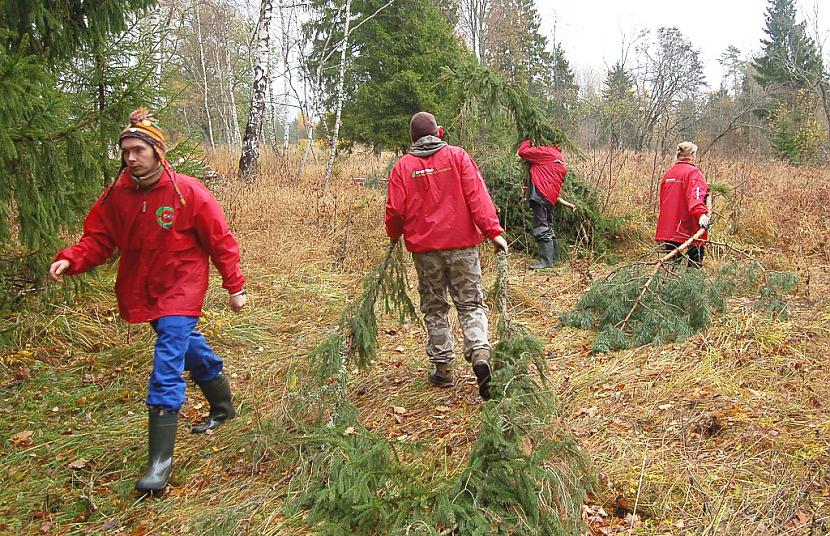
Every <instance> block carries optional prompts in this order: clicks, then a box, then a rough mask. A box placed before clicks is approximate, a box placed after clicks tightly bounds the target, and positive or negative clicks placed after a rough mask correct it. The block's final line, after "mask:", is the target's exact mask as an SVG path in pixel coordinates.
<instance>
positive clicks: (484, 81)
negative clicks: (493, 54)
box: [444, 65, 624, 257]
mask: <svg viewBox="0 0 830 536" xmlns="http://www.w3.org/2000/svg"><path fill="white" fill-rule="evenodd" d="M444 80H445V81H446V82H447V83H449V84H454V86H455V87H456V88H457V92H458V100H459V101H460V102H461V103H466V104H468V105H475V106H477V107H478V106H480V107H482V108H483V111H484V115H487V116H489V117H491V118H494V121H492V123H493V124H496V123H499V122H501V123H503V122H504V119H503V118H504V117H505V116H507V117H509V118H510V119H511V120H512V123H513V124H514V125H515V131H516V143H515V145H514V146H513V147H503V148H501V149H499V148H497V149H496V154H495V155H493V154H492V147H490V148H488V149H487V151H488V154H487V155H486V156H484V157H483V158H481V159H480V160H481V162H480V163H481V164H482V165H481V171H482V174H483V175H484V178H485V180H486V181H487V185H488V187H489V188H490V192H491V194H492V195H493V200H494V201H495V203H496V205H497V206H498V207H499V209H500V216H499V218H500V220H501V222H502V225H503V227H504V228H505V229H506V231H507V233H508V236H509V237H510V242H511V244H513V245H514V246H515V247H516V248H517V249H519V250H522V251H528V250H533V249H535V247H536V245H535V241H534V240H533V239H532V233H531V229H530V224H531V221H532V213H531V210H530V207H529V206H528V203H527V200H526V199H525V195H524V192H523V191H522V185H524V184H527V183H528V182H529V181H530V173H529V168H528V166H527V165H526V164H524V163H522V162H521V161H517V160H516V148H517V147H518V145H519V143H521V142H522V141H523V140H527V139H529V140H532V141H533V143H534V144H535V145H555V146H560V147H563V148H565V149H567V150H568V151H569V152H570V154H571V155H572V157H573V158H574V159H582V158H584V157H583V154H582V152H581V151H580V150H579V148H578V147H577V146H576V144H575V143H573V141H572V140H571V139H570V138H569V137H568V136H567V134H565V132H563V131H562V130H561V129H559V128H558V127H557V126H556V125H555V124H554V122H553V121H552V120H551V118H550V117H549V116H548V115H547V113H546V112H545V111H544V109H543V107H542V106H541V103H540V102H539V100H538V99H537V98H536V97H534V96H533V95H531V94H530V93H529V92H528V90H527V88H526V87H525V86H520V85H515V84H511V83H509V82H507V81H505V80H503V79H502V78H500V77H498V76H496V75H495V74H493V73H492V72H491V71H490V70H489V69H487V68H485V67H481V66H478V65H467V66H462V67H458V68H456V69H454V70H453V69H446V70H445V72H444ZM463 109H465V107H464V106H462V110H463ZM462 114H463V112H462ZM496 118H502V119H501V121H496V120H495V119H496ZM483 128H486V127H483ZM473 152H474V151H473ZM473 156H475V157H476V159H477V161H478V160H479V158H478V156H479V155H477V154H474V155H473ZM561 195H562V197H563V198H564V199H561V198H560V199H559V200H558V201H557V204H559V205H562V206H563V207H566V208H569V209H570V210H567V211H564V210H554V211H552V212H553V213H552V220H553V221H552V226H553V228H554V230H555V232H556V234H557V236H558V237H559V239H560V240H561V241H564V242H567V243H568V244H569V245H570V246H572V249H573V250H577V251H588V252H589V254H590V255H593V256H594V257H602V256H603V255H605V254H607V253H608V250H609V246H610V243H609V240H608V237H610V236H613V235H614V234H615V232H616V230H617V228H618V227H619V226H620V225H621V224H622V222H623V221H624V219H623V218H605V217H604V216H603V215H602V213H601V210H600V199H599V196H597V195H596V192H595V191H594V189H593V188H592V187H591V186H589V185H588V184H587V183H585V182H584V181H583V180H581V178H580V177H579V176H578V175H577V174H575V173H574V172H573V170H571V171H569V172H568V174H567V175H566V176H565V179H564V182H563V185H562V192H561ZM566 200H567V201H566ZM560 252H561V253H562V254H563V256H565V255H567V253H568V250H567V249H565V248H561V249H560Z"/></svg>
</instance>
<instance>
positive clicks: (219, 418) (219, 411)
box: [190, 372, 236, 434]
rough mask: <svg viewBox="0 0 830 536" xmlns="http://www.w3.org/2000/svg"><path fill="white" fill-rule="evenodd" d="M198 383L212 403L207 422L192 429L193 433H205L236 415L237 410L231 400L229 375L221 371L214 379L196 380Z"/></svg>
mask: <svg viewBox="0 0 830 536" xmlns="http://www.w3.org/2000/svg"><path fill="white" fill-rule="evenodd" d="M196 385H198V386H199V387H200V388H201V389H202V393H204V394H205V398H206V399H207V401H208V403H209V404H210V413H209V414H208V418H207V420H206V421H205V422H203V423H202V424H199V425H196V426H194V427H193V428H191V429H190V431H191V433H194V434H204V433H205V432H207V431H208V430H214V429H216V428H217V427H218V426H219V425H220V424H222V423H223V422H225V421H227V420H229V419H233V418H234V417H236V410H235V409H233V403H232V400H231V384H230V383H228V377H227V376H225V375H224V374H222V373H221V372H220V373H219V375H218V376H216V377H215V378H213V379H212V380H210V381H206V382H196Z"/></svg>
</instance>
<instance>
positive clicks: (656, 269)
mask: <svg viewBox="0 0 830 536" xmlns="http://www.w3.org/2000/svg"><path fill="white" fill-rule="evenodd" d="M705 232H706V229H698V231H697V232H696V233H695V234H693V235H692V236H690V237H689V238H688V239H687V240H686V241H685V242H683V243H682V244H680V245H679V246H677V247H676V248H675V249H673V250H672V251H670V252H668V253H666V254H665V255H664V256H663V257H662V258H661V259H660V260H659V261H657V263H656V265H655V266H654V271H653V272H651V277H649V278H648V280H647V281H646V284H645V285H643V290H641V291H640V295H639V296H637V299H636V300H634V305H632V306H631V310H630V311H628V314H627V315H625V318H624V319H623V321H622V322H621V323H620V325H619V327H620V329H626V328H627V327H628V321H629V320H631V315H633V314H634V311H635V310H636V309H637V306H638V305H640V302H641V301H642V299H643V296H644V295H645V293H646V292H647V291H648V288H649V286H650V285H651V282H652V281H654V277H655V276H656V275H657V272H659V271H660V268H662V267H663V266H664V265H665V264H666V263H667V262H669V261H671V260H672V259H674V258H675V257H677V256H678V255H680V254H682V253H683V252H685V251H686V250H687V249H689V246H691V245H692V243H694V241H695V240H698V239H699V238H700V237H701V236H703V234H704V233H705Z"/></svg>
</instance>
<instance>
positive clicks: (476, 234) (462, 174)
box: [384, 145, 504, 253]
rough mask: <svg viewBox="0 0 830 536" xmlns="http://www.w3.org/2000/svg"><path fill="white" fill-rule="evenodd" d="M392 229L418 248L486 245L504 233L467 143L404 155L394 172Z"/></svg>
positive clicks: (390, 197)
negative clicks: (426, 153)
mask: <svg viewBox="0 0 830 536" xmlns="http://www.w3.org/2000/svg"><path fill="white" fill-rule="evenodd" d="M384 223H385V224H386V232H387V234H388V235H389V238H391V239H393V240H397V239H398V238H400V237H401V235H403V237H404V241H405V243H406V249H407V250H409V251H411V252H413V253H424V252H427V251H438V250H445V249H461V248H467V247H471V246H475V245H477V244H480V243H481V241H482V234H483V235H484V236H486V237H487V238H494V237H496V236H499V235H500V234H502V233H503V232H504V229H502V227H501V225H500V224H499V218H498V216H497V215H496V207H495V205H494V204H493V200H492V199H490V193H489V192H488V191H487V186H485V184H484V179H483V178H482V176H481V172H480V171H479V170H478V166H476V164H475V162H473V159H472V158H471V157H470V155H469V154H467V152H466V151H465V150H464V149H462V148H461V147H456V146H453V145H447V146H445V147H442V148H441V149H439V150H438V151H437V152H436V153H434V154H432V155H430V156H426V157H418V156H414V155H412V154H408V155H406V156H404V157H403V158H401V159H400V160H398V162H397V163H396V164H395V167H394V168H393V169H392V174H391V175H390V176H389V186H388V193H387V199H386V217H385V218H384Z"/></svg>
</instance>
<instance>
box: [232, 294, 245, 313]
mask: <svg viewBox="0 0 830 536" xmlns="http://www.w3.org/2000/svg"><path fill="white" fill-rule="evenodd" d="M246 303H248V295H247V294H237V295H236V296H231V297H230V299H229V300H228V305H230V308H231V310H232V311H233V312H234V313H238V312H239V311H241V310H242V308H243V307H245V304H246Z"/></svg>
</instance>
